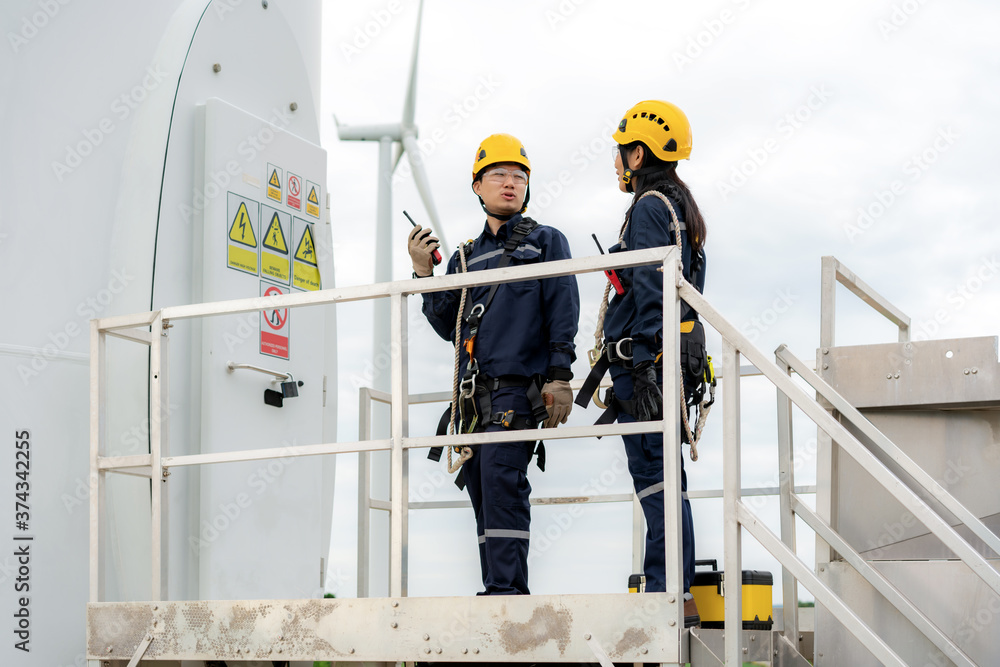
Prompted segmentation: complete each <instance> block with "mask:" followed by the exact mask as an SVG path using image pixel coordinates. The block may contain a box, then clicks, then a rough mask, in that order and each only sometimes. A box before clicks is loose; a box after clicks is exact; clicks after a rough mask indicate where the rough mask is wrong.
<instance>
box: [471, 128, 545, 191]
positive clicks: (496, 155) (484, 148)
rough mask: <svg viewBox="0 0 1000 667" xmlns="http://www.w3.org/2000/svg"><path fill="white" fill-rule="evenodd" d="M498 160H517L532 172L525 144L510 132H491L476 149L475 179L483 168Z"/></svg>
mask: <svg viewBox="0 0 1000 667" xmlns="http://www.w3.org/2000/svg"><path fill="white" fill-rule="evenodd" d="M498 162H515V163H517V164H519V165H521V166H522V167H524V169H525V170H526V171H528V172H529V173H530V172H531V162H530V161H529V160H528V153H527V151H525V150H524V144H522V143H521V141H520V140H519V139H518V138H517V137H513V136H511V135H509V134H491V135H490V136H488V137H486V138H485V139H483V142H482V143H481V144H479V148H477V149H476V159H475V161H474V162H473V163H472V178H473V180H475V178H476V174H478V173H479V172H480V171H482V170H483V168H485V167H488V166H490V165H491V164H496V163H498Z"/></svg>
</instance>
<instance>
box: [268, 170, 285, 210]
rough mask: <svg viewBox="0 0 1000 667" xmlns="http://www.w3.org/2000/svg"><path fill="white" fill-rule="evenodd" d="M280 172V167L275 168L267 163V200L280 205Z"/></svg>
mask: <svg viewBox="0 0 1000 667" xmlns="http://www.w3.org/2000/svg"><path fill="white" fill-rule="evenodd" d="M282 173H283V172H282V170H281V167H276V166H275V165H273V164H271V163H270V162H268V163H267V174H266V176H265V178H267V198H268V199H273V200H274V201H276V202H278V203H279V204H280V203H281V182H282Z"/></svg>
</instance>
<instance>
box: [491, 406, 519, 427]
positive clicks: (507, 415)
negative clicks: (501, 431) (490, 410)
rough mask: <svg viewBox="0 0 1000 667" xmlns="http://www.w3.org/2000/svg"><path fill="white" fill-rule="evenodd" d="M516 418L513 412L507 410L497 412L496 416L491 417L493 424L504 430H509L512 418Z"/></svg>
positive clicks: (512, 421)
mask: <svg viewBox="0 0 1000 667" xmlns="http://www.w3.org/2000/svg"><path fill="white" fill-rule="evenodd" d="M516 416H517V413H516V412H514V411H513V410H507V412H497V413H496V414H494V415H493V423H494V424H499V425H500V426H503V427H504V428H510V427H511V425H512V424H513V423H514V418H515V417H516Z"/></svg>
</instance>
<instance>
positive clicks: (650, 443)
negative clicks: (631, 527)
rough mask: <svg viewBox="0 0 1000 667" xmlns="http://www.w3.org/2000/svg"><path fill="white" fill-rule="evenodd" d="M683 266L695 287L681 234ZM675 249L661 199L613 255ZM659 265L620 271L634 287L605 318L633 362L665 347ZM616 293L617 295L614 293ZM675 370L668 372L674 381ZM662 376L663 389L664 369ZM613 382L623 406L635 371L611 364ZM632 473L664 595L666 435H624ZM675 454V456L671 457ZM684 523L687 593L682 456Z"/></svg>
mask: <svg viewBox="0 0 1000 667" xmlns="http://www.w3.org/2000/svg"><path fill="white" fill-rule="evenodd" d="M670 203H671V204H672V205H673V207H674V211H675V212H676V213H677V218H678V220H679V221H680V222H682V223H683V222H684V212H683V208H682V207H681V205H680V202H678V201H677V200H676V199H675V198H670ZM681 243H682V245H683V249H682V261H683V264H684V278H685V279H686V280H688V281H689V282H691V244H690V242H689V241H688V236H687V231H685V230H682V231H681ZM670 245H674V233H673V226H672V224H671V219H670V212H669V211H668V210H667V206H666V204H664V203H663V201H662V200H661V199H660V198H659V197H655V196H649V197H644V198H643V199H640V200H639V202H638V203H637V204H636V205H635V208H634V209H633V210H632V216H631V220H630V221H629V223H628V228H627V229H626V230H625V237H624V238H623V239H622V243H620V244H617V245H614V246H612V247H611V248H610V249H609V250H608V252H610V253H613V252H623V251H625V250H641V249H643V248H656V247H662V246H670ZM656 269H657V265H648V266H638V267H635V268H633V269H618V272H619V275H621V276H622V278H623V282H624V283H625V284H631V287H630V288H629V289H628V291H627V292H626V293H625V294H624V295H618V294H615V295H614V298H613V299H612V300H611V302H610V304H608V312H607V315H606V316H605V318H604V338H605V341H606V344H610V343H612V342H615V341H619V340H622V339H624V338H632V357H633V358H632V363H633V364H638V363H641V362H643V361H655V359H656V357H657V355H658V354H659V353H660V350H661V348H662V345H663V273H661V272H660V271H657V270H656ZM692 284H693V285H694V286H695V287H696V288H698V291H702V290H703V289H704V287H705V271H704V264H702V270H701V271H699V272H698V274H697V275H696V276H695V281H694V282H692ZM612 293H613V294H614V292H612ZM693 319H697V313H695V312H694V310H693V309H691V308H690V306H688V305H687V304H686V303H684V302H682V303H681V321H687V320H693ZM676 373H677V371H676V370H672V371H671V372H670V373H669V378H670V379H671V381H673V379H674V378H676ZM657 376H658V377H659V379H660V383H661V385H662V382H663V377H662V372H661V370H660V369H657ZM611 378H612V380H613V382H614V391H615V396H616V397H617V398H619V399H621V400H623V401H627V400H631V399H632V398H633V387H632V375H631V372H630V371H629V370H627V369H625V368H624V367H622V366H621V365H617V364H612V366H611ZM634 421H636V420H635V417H633V416H631V415H628V414H626V413H624V412H621V413H619V415H618V422H619V423H621V424H625V423H630V422H634ZM622 440H624V441H625V454H626V456H627V457H628V469H629V473H631V475H632V484H633V486H634V487H635V492H636V494H637V495H638V496H639V503H640V504H641V505H642V511H643V514H644V515H645V517H646V525H647V530H646V559H645V562H644V563H643V571H644V573H645V575H646V590H647V591H649V592H664V591H665V590H666V563H665V561H664V548H665V547H664V523H663V435H662V434H661V433H644V434H641V435H623V436H622ZM671 455H674V452H671ZM681 492H682V493H683V497H682V500H681V522H682V526H681V528H682V541H683V546H684V563H683V565H684V592H685V593H687V592H688V591H689V589H690V588H691V582H692V581H693V580H694V560H695V559H694V522H693V520H692V518H691V503H690V502H689V501H688V499H687V473H686V472H685V471H684V457H681Z"/></svg>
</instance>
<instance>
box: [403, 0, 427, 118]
mask: <svg viewBox="0 0 1000 667" xmlns="http://www.w3.org/2000/svg"><path fill="white" fill-rule="evenodd" d="M423 15H424V0H420V6H419V7H418V8H417V32H416V34H415V35H414V36H413V55H412V56H411V58H410V82H409V84H407V87H406V102H404V104H403V127H413V118H414V116H415V115H416V105H417V55H418V54H419V53H420V23H421V20H422V19H423Z"/></svg>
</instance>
